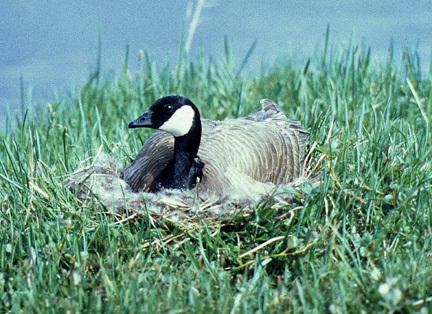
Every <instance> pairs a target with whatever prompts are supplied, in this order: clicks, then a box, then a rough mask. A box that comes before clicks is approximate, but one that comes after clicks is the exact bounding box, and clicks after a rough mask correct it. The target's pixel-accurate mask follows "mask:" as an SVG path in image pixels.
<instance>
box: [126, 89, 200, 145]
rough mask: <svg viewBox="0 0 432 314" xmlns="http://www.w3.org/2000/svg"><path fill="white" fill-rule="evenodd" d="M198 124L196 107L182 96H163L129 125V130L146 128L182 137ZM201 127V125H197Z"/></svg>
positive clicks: (198, 116)
mask: <svg viewBox="0 0 432 314" xmlns="http://www.w3.org/2000/svg"><path fill="white" fill-rule="evenodd" d="M197 124H200V115H199V112H198V109H197V108H196V106H195V105H194V104H193V103H192V102H191V101H190V100H189V99H187V98H186V97H183V96H165V97H162V98H160V99H158V100H157V101H156V102H155V103H154V104H153V105H152V106H151V107H150V108H149V110H148V111H147V112H146V113H144V114H143V115H142V116H140V117H139V118H138V119H136V120H134V121H132V122H131V123H129V128H139V127H146V128H152V129H158V130H162V131H165V132H168V133H171V134H172V135H173V136H174V137H182V136H184V135H186V134H188V133H189V132H191V131H192V129H193V128H194V126H196V125H197ZM199 127H201V125H199Z"/></svg>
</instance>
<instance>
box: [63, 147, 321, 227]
mask: <svg viewBox="0 0 432 314" xmlns="http://www.w3.org/2000/svg"><path fill="white" fill-rule="evenodd" d="M84 163H85V162H83V164H82V165H80V166H79V167H78V168H77V169H76V170H75V171H74V172H73V173H71V174H68V175H67V177H66V180H65V185H66V186H67V187H68V188H70V189H71V190H73V191H75V193H76V195H77V197H78V199H79V200H80V201H81V202H82V203H83V204H84V205H90V204H91V205H92V206H94V204H95V201H96V206H101V207H103V208H105V209H106V210H107V211H108V212H110V213H112V214H119V215H124V214H125V213H128V214H129V215H134V216H148V217H149V218H150V219H151V221H152V222H153V223H154V224H161V223H162V222H170V223H172V224H174V225H176V226H177V227H179V228H181V229H190V228H191V227H193V226H197V225H199V223H200V222H201V221H205V222H206V223H207V224H210V225H220V224H225V223H226V222H228V221H229V220H230V219H231V218H232V217H234V216H236V215H238V214H240V215H242V216H248V215H249V214H250V213H251V212H253V211H254V209H255V208H256V206H257V205H259V204H262V203H263V202H267V204H272V205H271V206H272V207H274V208H278V209H280V208H284V207H285V208H286V205H288V204H290V203H291V202H292V197H293V194H295V193H298V192H299V190H300V187H301V186H302V185H304V184H309V185H313V186H316V185H317V184H318V182H316V181H317V180H310V179H309V178H308V177H301V178H298V179H296V180H295V181H294V182H291V183H289V184H286V185H282V186H278V187H276V186H275V185H273V184H268V188H267V191H266V192H265V193H261V194H254V195H250V193H249V194H248V195H245V194H243V195H241V194H232V193H230V191H226V192H223V193H221V194H218V195H209V194H208V193H206V192H205V191H204V192H202V191H200V190H199V186H197V187H196V188H194V189H193V190H189V191H177V190H165V191H160V192H158V193H146V192H139V193H136V192H133V191H132V190H131V188H130V187H129V185H128V184H127V183H126V182H125V181H124V180H123V179H122V174H123V169H122V166H121V164H120V162H119V161H118V160H116V159H114V158H113V157H112V156H110V155H108V154H104V153H100V154H98V155H97V156H96V157H94V158H93V161H92V163H91V164H90V165H84ZM269 200H271V202H268V201H269Z"/></svg>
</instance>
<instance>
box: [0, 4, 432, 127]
mask: <svg viewBox="0 0 432 314" xmlns="http://www.w3.org/2000/svg"><path fill="white" fill-rule="evenodd" d="M195 6H196V1H138V0H128V1H111V0H106V1H83V0H76V1H60V0H58V1H54V0H49V1H41V0H25V1H24V0H23V1H17V0H2V1H1V2H0V49H1V53H0V122H1V123H2V124H4V121H5V120H4V117H5V113H6V108H10V112H11V114H12V115H13V114H15V113H17V112H18V110H19V108H20V107H21V93H20V80H21V79H22V83H23V84H22V87H23V90H24V95H23V96H24V100H25V106H28V105H31V104H33V105H34V104H37V103H44V102H46V101H50V100H52V99H53V98H54V96H53V95H54V91H59V92H60V93H62V92H63V93H64V92H66V91H69V90H73V89H74V88H76V86H80V85H82V84H83V83H85V82H86V80H87V78H88V77H89V74H90V73H91V71H92V70H94V68H95V66H96V58H97V47H98V38H99V36H100V38H101V43H102V68H103V71H104V72H108V71H115V72H119V71H120V70H121V68H122V64H123V60H124V55H125V47H126V45H128V44H129V45H130V66H131V67H132V68H133V67H134V66H135V67H136V66H137V64H138V61H137V56H138V51H139V50H140V49H144V50H145V49H147V50H148V51H149V52H150V54H151V55H152V57H153V59H154V60H155V61H156V63H158V64H159V65H163V64H166V62H169V61H174V60H176V58H177V56H178V51H179V44H180V33H181V29H182V26H183V25H184V26H185V28H186V29H187V28H188V26H189V22H190V17H191V16H192V15H193V12H194V8H195ZM327 25H329V27H330V41H331V43H332V44H333V45H339V44H341V43H344V42H345V43H348V42H349V40H350V39H351V38H353V40H354V41H355V42H357V43H359V44H361V43H362V42H366V44H367V45H368V46H370V47H371V50H372V54H373V56H375V57H376V58H386V57H387V56H388V49H389V46H390V41H391V39H393V45H394V48H395V52H396V54H400V53H402V51H403V49H404V47H410V48H411V49H413V48H416V47H417V50H418V53H419V56H420V58H421V60H422V61H424V62H422V65H424V66H425V67H426V68H428V67H429V64H430V63H429V62H430V58H431V51H432V36H431V34H432V1H414V0H406V1H376V0H375V1H369V0H366V1H336V0H326V1H312V0H303V1H275V0H266V1H258V0H248V1H243V0H241V1H222V0H221V1H214V0H207V1H206V4H205V6H204V8H203V10H202V12H201V16H200V23H199V25H198V27H197V30H196V33H195V36H194V40H193V44H192V46H191V53H193V52H194V51H196V49H197V47H202V48H203V50H204V52H205V53H206V54H208V55H212V56H214V57H215V58H218V57H219V56H220V55H221V54H222V53H223V50H224V37H225V36H227V37H228V39H229V42H230V43H231V46H232V50H233V53H234V55H235V56H236V59H237V61H238V62H240V61H241V59H242V58H243V56H244V55H245V54H246V52H247V51H248V49H249V48H250V47H251V45H252V44H253V42H254V41H257V45H256V49H255V51H254V54H253V56H252V58H251V59H250V62H249V63H248V65H247V68H246V69H245V73H256V71H257V69H259V68H260V66H261V63H263V62H264V63H267V64H268V63H271V62H275V60H277V58H278V57H281V56H284V55H287V53H288V52H292V54H293V55H294V56H295V58H296V60H298V61H299V62H302V61H303V60H304V59H305V58H307V57H309V56H311V55H312V54H313V51H314V50H317V49H322V46H323V44H324V37H325V33H326V28H327ZM426 70H428V69H426ZM254 71H255V72H254ZM29 102H31V104H29Z"/></svg>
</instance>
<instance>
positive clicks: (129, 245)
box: [0, 43, 432, 313]
mask: <svg viewBox="0 0 432 314" xmlns="http://www.w3.org/2000/svg"><path fill="white" fill-rule="evenodd" d="M289 60H291V59H289ZM127 69H128V66H127V58H126V61H125V66H124V69H123V71H122V72H121V73H120V74H119V75H113V76H104V75H102V74H101V73H100V71H99V70H98V71H96V72H95V74H94V75H92V77H90V78H89V81H88V83H87V84H86V85H85V86H83V87H82V88H80V89H78V90H74V91H71V92H70V94H62V95H58V96H57V98H56V99H53V101H52V102H51V103H50V104H49V105H48V104H42V105H41V106H40V108H38V109H36V110H34V111H33V112H32V111H26V112H23V114H22V115H20V116H19V117H18V118H17V126H16V127H15V128H13V131H12V130H11V128H8V129H7V130H6V132H5V133H3V134H2V135H1V138H0V202H1V213H0V227H1V229H0V312H28V311H29V312H41V313H46V312H48V313H50V312H51V313H58V312H91V313H95V312H104V313H106V312H108V313H110V312H122V313H125V312H131V313H139V312H143V313H146V312H147V313H155V312H171V313H179V312H198V313H199V312H220V313H229V312H230V311H232V313H249V312H257V311H258V312H308V313H310V312H316V313H322V312H332V313H339V312H356V313H357V312H361V311H363V312H365V313H366V312H368V313H369V312H415V311H417V310H420V309H422V308H425V309H429V310H432V299H431V297H432V218H431V214H432V213H431V208H432V165H431V160H432V145H431V141H432V139H431V135H432V134H431V131H430V122H429V120H430V119H431V118H432V82H431V75H430V73H428V74H425V73H424V72H422V71H421V69H420V67H419V62H418V56H417V54H416V53H415V51H414V52H412V51H408V50H407V51H406V52H405V53H404V54H403V56H402V58H401V59H398V58H396V57H395V56H393V53H391V54H390V56H389V58H388V60H387V61H377V60H375V59H374V58H372V57H371V55H370V52H369V51H368V50H367V49H365V48H362V47H356V46H354V45H353V44H351V45H349V46H348V47H346V48H342V47H339V46H337V47H335V48H331V49H330V48H328V45H327V43H326V45H325V49H324V51H323V52H321V53H317V54H315V55H312V56H311V57H310V59H308V61H307V62H306V63H304V64H298V63H295V62H294V61H285V62H278V63H277V64H274V66H271V67H270V68H268V69H267V70H265V71H264V70H263V71H262V72H261V73H260V74H258V75H257V76H255V77H252V78H249V79H243V78H242V76H241V73H240V74H239V73H238V71H237V70H238V69H236V67H235V66H234V59H233V56H232V54H231V53H230V50H229V46H228V44H227V46H226V55H225V56H222V57H221V58H220V59H218V60H216V61H215V60H212V59H210V58H208V57H207V56H205V55H203V53H198V54H197V56H195V57H194V58H192V59H190V58H188V57H187V56H185V55H184V54H180V57H179V60H178V63H177V64H175V65H172V66H167V67H165V68H160V67H157V66H156V65H155V63H154V61H153V60H152V58H151V56H149V55H148V54H146V53H145V54H144V55H143V57H142V59H141V69H140V70H139V71H138V72H137V73H133V74H130V73H129V72H128V70H127ZM171 93H175V94H182V95H185V96H187V97H189V98H191V99H192V100H193V101H194V102H195V103H196V104H198V106H199V108H200V110H201V112H202V115H203V116H204V117H206V118H211V119H223V118H225V117H235V116H244V115H246V114H247V113H249V112H252V111H254V110H257V109H258V108H259V100H260V99H261V98H270V99H273V100H275V101H276V102H277V103H278V104H280V105H281V107H282V108H283V110H284V111H285V112H286V114H287V115H288V116H289V117H292V118H296V119H299V120H301V121H302V124H303V125H304V126H305V127H306V128H308V129H309V130H310V132H311V136H310V147H312V145H313V143H315V142H316V148H315V150H314V152H313V154H312V157H313V158H315V161H318V159H319V158H322V159H321V162H320V167H321V169H322V178H321V181H322V182H321V184H320V186H319V188H317V189H313V190H311V189H308V188H307V187H305V188H304V189H303V191H304V192H302V193H301V194H300V195H297V196H296V197H295V199H294V202H293V204H292V205H289V206H285V207H284V208H283V210H282V211H284V212H286V215H285V216H283V217H282V218H280V217H279V216H280V214H281V212H277V211H276V210H275V209H272V208H271V207H270V205H271V200H270V202H263V203H262V204H261V205H257V206H256V208H255V210H254V213H253V214H251V215H249V216H247V217H242V216H240V215H239V216H236V217H234V218H233V220H232V221H231V222H230V223H229V224H227V225H225V226H222V227H211V226H208V225H206V223H205V222H202V223H201V225H200V227H199V229H198V230H190V231H189V232H184V231H182V230H180V229H179V228H177V227H176V226H175V225H172V224H165V225H154V224H153V223H152V222H151V221H150V220H149V218H148V217H141V216H136V215H132V213H124V214H122V215H110V214H108V212H107V211H106V210H105V209H104V208H100V207H98V206H96V205H95V206H92V205H91V204H90V205H88V206H87V205H86V206H84V205H82V204H81V203H80V202H79V201H78V200H77V198H76V196H75V195H74V194H73V193H72V192H71V191H69V190H68V189H66V188H65V187H64V185H63V181H64V176H65V175H66V174H68V173H70V172H71V171H73V169H75V168H76V167H78V165H79V164H80V162H84V163H87V164H88V163H90V162H91V158H89V157H92V156H95V155H96V153H97V152H98V151H99V150H100V149H101V150H102V151H104V152H107V153H109V154H112V155H113V156H114V157H115V158H117V159H119V160H121V161H122V162H123V164H127V163H128V162H130V161H131V160H132V159H133V157H134V156H135V154H136V153H137V152H138V150H139V149H140V148H141V145H142V143H143V142H144V141H145V138H146V136H148V135H149V134H150V133H151V131H144V130H143V131H140V132H129V130H128V129H127V123H128V122H129V121H131V120H133V119H135V118H136V117H137V116H138V115H140V114H141V113H143V112H144V111H145V109H146V108H147V107H148V106H149V105H150V104H151V103H153V101H154V100H155V99H157V98H159V97H160V96H161V95H166V94H171ZM276 217H279V218H276ZM248 252H249V253H248ZM245 253H246V254H245Z"/></svg>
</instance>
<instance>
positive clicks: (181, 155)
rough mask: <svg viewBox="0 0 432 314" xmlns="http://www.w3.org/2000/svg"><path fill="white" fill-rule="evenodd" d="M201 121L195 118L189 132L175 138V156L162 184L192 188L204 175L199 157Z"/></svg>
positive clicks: (175, 187)
mask: <svg viewBox="0 0 432 314" xmlns="http://www.w3.org/2000/svg"><path fill="white" fill-rule="evenodd" d="M201 132H202V131H201V121H200V119H199V117H198V118H195V119H194V123H193V125H192V127H191V129H190V130H189V132H188V133H187V134H185V135H183V136H179V137H175V139H174V156H173V160H172V162H171V163H170V165H169V166H168V167H167V169H166V171H167V172H166V174H165V175H164V177H163V178H162V186H163V187H165V188H172V189H192V188H193V187H194V186H195V184H196V180H197V178H198V177H199V178H201V176H202V168H203V164H202V163H201V162H200V161H199V159H198V158H197V157H198V156H197V154H198V149H199V145H200V142H201Z"/></svg>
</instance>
